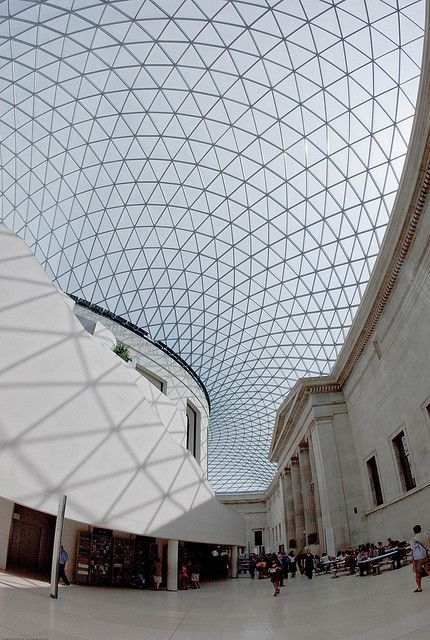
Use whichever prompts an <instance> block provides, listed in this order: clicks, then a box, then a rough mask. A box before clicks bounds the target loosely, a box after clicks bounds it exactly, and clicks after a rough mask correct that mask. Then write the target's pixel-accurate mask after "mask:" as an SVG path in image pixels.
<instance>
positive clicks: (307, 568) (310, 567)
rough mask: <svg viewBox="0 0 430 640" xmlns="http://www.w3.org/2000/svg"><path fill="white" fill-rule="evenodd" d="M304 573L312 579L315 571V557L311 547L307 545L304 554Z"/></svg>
mask: <svg viewBox="0 0 430 640" xmlns="http://www.w3.org/2000/svg"><path fill="white" fill-rule="evenodd" d="M303 573H304V574H305V575H306V576H307V577H308V578H309V580H312V576H313V573H314V557H313V555H312V553H311V550H310V549H309V547H306V550H305V553H304V556H303Z"/></svg>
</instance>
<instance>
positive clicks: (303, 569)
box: [249, 547, 315, 596]
mask: <svg viewBox="0 0 430 640" xmlns="http://www.w3.org/2000/svg"><path fill="white" fill-rule="evenodd" d="M314 568H315V556H314V555H313V554H312V553H311V550H310V549H309V548H308V547H307V548H306V549H305V550H304V551H303V552H301V551H299V552H298V553H297V555H296V554H295V553H294V551H290V552H289V553H272V554H260V555H259V556H257V555H255V554H252V555H251V556H250V558H249V573H250V576H251V578H255V572H257V573H258V579H259V580H262V579H263V578H270V580H271V582H272V584H273V586H274V594H273V595H274V596H277V595H278V594H279V593H280V587H283V586H284V580H287V579H288V576H290V577H291V578H295V577H296V573H297V571H299V572H300V573H301V574H304V575H306V576H307V577H308V578H309V579H312V576H313V573H314Z"/></svg>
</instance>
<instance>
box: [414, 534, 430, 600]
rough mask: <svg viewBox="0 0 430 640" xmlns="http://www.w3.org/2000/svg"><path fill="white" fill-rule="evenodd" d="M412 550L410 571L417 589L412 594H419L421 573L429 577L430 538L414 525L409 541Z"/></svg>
mask: <svg viewBox="0 0 430 640" xmlns="http://www.w3.org/2000/svg"><path fill="white" fill-rule="evenodd" d="M411 548H412V569H413V571H414V572H415V582H416V583H417V588H416V589H415V591H414V593H421V591H422V588H421V578H422V573H426V574H427V575H428V576H430V558H429V549H430V536H429V534H428V533H424V532H423V531H422V530H421V525H419V524H416V525H415V527H414V537H413V538H412V540H411Z"/></svg>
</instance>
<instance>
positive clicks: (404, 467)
mask: <svg viewBox="0 0 430 640" xmlns="http://www.w3.org/2000/svg"><path fill="white" fill-rule="evenodd" d="M393 446H394V452H395V454H396V459H397V465H398V467H399V473H400V480H401V483H402V488H403V491H410V490H411V489H414V488H415V487H416V486H417V483H416V481H415V474H414V470H413V465H412V459H411V454H410V451H409V447H408V443H407V440H406V436H405V432H404V431H400V433H399V434H398V435H397V436H396V437H395V438H393Z"/></svg>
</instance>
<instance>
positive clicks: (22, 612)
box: [0, 566, 430, 640]
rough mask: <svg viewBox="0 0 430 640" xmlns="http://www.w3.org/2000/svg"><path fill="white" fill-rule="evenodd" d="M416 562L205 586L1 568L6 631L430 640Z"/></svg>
mask: <svg viewBox="0 0 430 640" xmlns="http://www.w3.org/2000/svg"><path fill="white" fill-rule="evenodd" d="M413 588H414V582H413V576H412V572H411V569H410V567H409V566H408V567H405V568H403V569H400V570H399V571H388V572H385V573H383V574H381V575H380V576H375V577H373V576H372V577H363V578H359V577H349V576H344V577H341V578H339V579H337V580H332V579H331V578H330V576H319V577H318V578H316V579H314V580H312V581H309V580H308V579H307V578H306V577H303V576H297V577H296V578H295V579H294V580H291V579H290V580H288V582H287V585H286V587H284V588H283V589H281V594H280V596H279V597H277V598H274V597H273V588H272V586H271V584H270V582H269V581H268V580H257V579H255V580H251V579H250V578H239V579H237V580H228V581H225V582H218V583H211V584H203V588H202V589H201V590H200V591H192V590H191V591H179V592H173V593H172V592H167V591H162V592H159V593H156V592H151V591H144V592H143V591H138V590H130V589H121V590H119V589H104V588H92V587H78V586H75V585H73V586H71V587H60V593H59V599H58V601H53V600H52V599H50V598H49V590H48V586H47V585H46V583H41V582H36V581H35V580H28V579H27V580H25V579H23V578H17V577H15V576H13V575H8V574H1V573H0V637H8V638H9V637H14V638H18V637H19V638H30V637H31V638H34V637H36V638H46V640H106V639H108V640H117V639H118V638H124V639H127V640H315V638H318V640H428V638H429V637H430V608H429V606H428V603H429V597H430V580H428V581H423V592H422V593H421V594H414V593H413Z"/></svg>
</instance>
